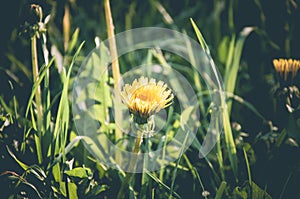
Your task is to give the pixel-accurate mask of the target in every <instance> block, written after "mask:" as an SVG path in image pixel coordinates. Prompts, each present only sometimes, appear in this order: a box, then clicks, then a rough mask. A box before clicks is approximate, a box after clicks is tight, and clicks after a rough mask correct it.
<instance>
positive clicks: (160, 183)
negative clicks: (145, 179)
mask: <svg viewBox="0 0 300 199" xmlns="http://www.w3.org/2000/svg"><path fill="white" fill-rule="evenodd" d="M145 173H146V174H147V175H148V176H149V177H150V178H152V180H154V181H155V182H156V183H157V184H159V185H161V186H162V187H163V188H165V189H166V190H168V191H170V190H171V189H170V187H168V186H167V185H166V184H165V183H163V182H162V181H161V180H160V179H158V177H156V176H155V175H154V174H152V173H151V172H150V171H148V170H145ZM173 194H174V195H175V196H176V197H177V198H181V197H180V195H179V194H178V193H176V192H175V191H174V192H173Z"/></svg>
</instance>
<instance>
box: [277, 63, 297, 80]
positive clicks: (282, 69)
mask: <svg viewBox="0 0 300 199" xmlns="http://www.w3.org/2000/svg"><path fill="white" fill-rule="evenodd" d="M273 65H274V68H275V70H276V72H277V73H279V74H280V75H281V76H283V79H284V80H287V77H288V74H289V73H292V78H294V77H295V76H296V74H297V72H298V70H299V68H300V61H299V60H295V59H274V60H273Z"/></svg>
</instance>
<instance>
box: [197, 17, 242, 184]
mask: <svg viewBox="0 0 300 199" xmlns="http://www.w3.org/2000/svg"><path fill="white" fill-rule="evenodd" d="M191 23H192V26H193V28H194V30H195V33H196V35H197V37H198V40H199V42H200V44H201V46H202V48H203V50H204V52H205V53H206V55H207V56H208V59H209V61H210V63H211V64H214V61H213V58H212V57H211V55H210V50H209V48H208V45H207V44H206V42H205V40H204V38H203V36H202V34H201V32H200V30H199V28H198V27H197V25H196V24H195V22H194V21H193V20H192V19H191ZM235 63H236V62H235ZM219 83H220V82H219ZM218 86H219V88H222V85H218ZM222 101H223V100H222ZM222 109H223V111H222V118H221V120H223V121H221V123H222V124H223V128H224V134H225V144H226V148H227V153H228V156H229V161H230V165H231V168H232V171H233V173H234V175H235V177H236V180H237V168H238V165H237V156H236V147H235V143H234V139H233V135H232V130H231V125H230V119H229V113H228V111H227V106H226V104H222ZM218 144H219V143H218ZM219 153H220V151H219Z"/></svg>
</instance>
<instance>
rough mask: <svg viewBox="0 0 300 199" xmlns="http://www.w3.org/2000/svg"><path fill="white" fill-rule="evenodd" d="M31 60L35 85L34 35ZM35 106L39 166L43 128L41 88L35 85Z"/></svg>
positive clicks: (41, 157)
mask: <svg viewBox="0 0 300 199" xmlns="http://www.w3.org/2000/svg"><path fill="white" fill-rule="evenodd" d="M31 60H32V74H33V84H35V83H36V82H37V80H38V78H39V76H38V75H39V68H38V57H37V49H36V35H34V36H32V37H31ZM35 105H36V119H37V132H38V133H37V135H35V144H36V150H37V156H38V162H39V164H41V163H42V162H43V156H42V146H41V138H42V128H43V107H42V97H41V87H40V85H37V88H36V91H35Z"/></svg>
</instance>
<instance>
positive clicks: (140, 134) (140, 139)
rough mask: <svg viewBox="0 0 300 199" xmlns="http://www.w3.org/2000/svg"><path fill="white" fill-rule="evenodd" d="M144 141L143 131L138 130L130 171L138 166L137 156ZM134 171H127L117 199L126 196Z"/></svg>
mask: <svg viewBox="0 0 300 199" xmlns="http://www.w3.org/2000/svg"><path fill="white" fill-rule="evenodd" d="M142 142H143V131H138V136H137V138H136V139H135V144H134V148H133V151H132V152H133V153H134V154H135V155H133V156H132V159H131V160H130V162H129V171H133V170H134V168H135V166H136V161H137V157H138V153H139V151H140V146H141V143H142ZM133 175H134V173H127V174H126V177H125V179H124V180H123V182H122V185H121V188H120V191H119V193H118V196H117V199H122V198H124V196H125V193H124V191H125V188H127V186H128V185H129V184H130V181H131V179H132V177H133Z"/></svg>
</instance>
